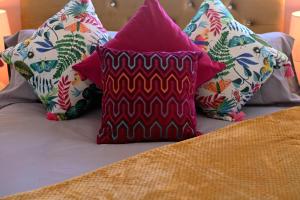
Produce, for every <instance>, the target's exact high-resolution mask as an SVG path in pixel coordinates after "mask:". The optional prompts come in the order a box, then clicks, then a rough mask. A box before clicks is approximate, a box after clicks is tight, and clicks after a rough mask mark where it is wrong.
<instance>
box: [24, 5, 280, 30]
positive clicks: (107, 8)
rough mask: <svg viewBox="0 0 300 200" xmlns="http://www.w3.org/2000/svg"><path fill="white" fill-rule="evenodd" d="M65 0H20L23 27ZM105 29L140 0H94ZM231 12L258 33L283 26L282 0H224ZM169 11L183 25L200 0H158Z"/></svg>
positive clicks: (121, 19)
mask: <svg viewBox="0 0 300 200" xmlns="http://www.w3.org/2000/svg"><path fill="white" fill-rule="evenodd" d="M67 1H68V0H59V1H58V0H55V1H54V0H21V19H22V28H23V29H24V28H37V27H38V26H39V25H41V24H42V22H43V21H45V20H46V19H47V18H49V17H50V16H52V15H53V14H54V13H56V12H57V11H58V10H59V9H60V8H61V7H63V5H64V4H65V3H66V2H67ZM93 2H94V5H95V7H96V10H97V13H98V14H99V16H100V18H101V21H102V22H103V24H104V26H105V27H106V28H107V29H108V30H119V29H120V27H122V26H123V25H124V24H125V23H126V21H128V19H129V18H130V17H131V16H132V14H133V13H134V12H135V11H136V9H137V8H138V7H139V6H140V5H141V4H142V3H143V0H95V1H93ZM223 2H224V3H225V5H226V6H228V7H229V8H231V12H232V13H233V15H234V16H235V17H236V18H237V19H238V20H239V21H240V22H242V23H244V24H245V25H247V26H249V27H250V28H251V29H253V30H254V31H256V32H258V33H262V32H270V31H283V30H284V23H283V22H284V8H285V6H284V3H285V0H232V1H230V0H223ZM161 3H162V5H163V6H164V8H165V9H166V10H167V11H168V13H169V15H170V16H171V17H172V18H173V19H174V21H175V22H176V23H177V24H178V25H180V26H181V27H182V28H183V27H184V26H185V25H186V24H187V23H188V21H189V20H190V19H191V17H192V16H193V15H194V14H195V12H196V11H197V9H198V7H199V5H200V4H201V3H202V0H161Z"/></svg>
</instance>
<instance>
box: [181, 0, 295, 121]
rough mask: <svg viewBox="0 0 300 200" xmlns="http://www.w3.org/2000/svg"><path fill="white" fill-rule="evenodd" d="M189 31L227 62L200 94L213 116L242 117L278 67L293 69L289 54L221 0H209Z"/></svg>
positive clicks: (203, 105) (216, 57)
mask: <svg viewBox="0 0 300 200" xmlns="http://www.w3.org/2000/svg"><path fill="white" fill-rule="evenodd" d="M185 32H186V34H188V36H189V37H190V38H191V39H192V41H194V43H195V44H196V45H197V46H198V47H199V49H204V50H205V51H207V52H208V54H209V55H210V56H211V58H212V59H213V60H215V61H219V62H224V63H225V64H226V65H227V66H226V69H225V70H224V71H222V72H220V73H218V74H217V75H216V76H215V78H214V79H212V80H211V81H209V82H208V83H206V84H204V85H202V86H201V87H200V88H199V90H198V92H197V94H196V96H197V104H199V105H200V107H201V108H202V110H203V111H204V112H205V113H207V115H208V116H210V117H213V118H217V119H224V120H229V121H237V120H240V119H241V118H242V117H243V114H242V113H240V111H241V109H242V106H243V105H245V104H246V102H248V101H249V100H250V99H251V97H252V96H253V94H254V93H255V92H257V91H258V90H259V89H260V87H261V85H262V84H263V83H264V82H266V81H267V80H268V78H269V77H270V76H271V74H272V73H273V70H274V68H275V69H277V68H281V69H286V70H287V71H288V72H290V71H289V70H290V62H289V61H288V58H287V56H286V55H284V54H283V53H281V52H279V51H277V50H275V49H273V48H271V46H270V45H268V44H267V43H266V42H265V41H263V40H262V39H261V38H260V37H259V36H258V35H256V34H255V33H254V32H252V31H251V30H250V29H248V28H247V27H245V26H244V25H242V24H240V23H239V22H237V21H236V20H235V19H234V18H233V16H232V15H231V14H230V13H229V11H228V10H227V9H226V7H225V6H224V5H223V3H222V2H221V1H220V0H205V1H204V2H203V3H202V5H201V6H200V9H199V11H198V12H197V14H196V15H195V17H194V18H193V19H192V21H191V22H190V24H189V25H188V26H187V27H186V29H185ZM287 75H290V74H287Z"/></svg>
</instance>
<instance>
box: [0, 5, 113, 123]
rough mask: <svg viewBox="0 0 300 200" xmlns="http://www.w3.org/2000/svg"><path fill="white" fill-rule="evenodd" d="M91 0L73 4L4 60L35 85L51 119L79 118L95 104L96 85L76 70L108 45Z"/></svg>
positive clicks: (8, 50)
mask: <svg viewBox="0 0 300 200" xmlns="http://www.w3.org/2000/svg"><path fill="white" fill-rule="evenodd" d="M108 39H109V38H108V35H107V33H106V30H105V29H104V28H103V26H102V24H101V22H100V20H99V19H98V17H97V15H96V13H95V9H94V6H93V4H92V2H91V0H71V1H69V3H68V4H67V5H66V6H65V7H64V8H63V9H62V10H61V11H59V12H58V13H57V14H56V15H54V16H53V17H51V18H50V19H48V20H47V21H46V22H45V23H44V24H43V25H42V26H41V27H40V28H39V29H38V30H37V31H36V32H35V33H34V34H33V36H32V37H31V38H30V39H28V40H26V41H25V42H22V43H19V44H18V45H17V46H15V47H13V48H10V49H7V50H6V51H5V52H3V53H2V58H3V59H4V60H5V61H6V62H7V63H9V64H14V66H15V68H16V70H17V71H18V72H19V73H20V74H21V75H23V77H24V78H25V79H27V80H28V82H29V83H30V84H31V85H32V87H33V88H34V90H35V92H36V93H37V95H38V96H39V98H40V100H41V101H42V103H43V104H44V105H45V107H46V109H47V111H48V115H47V116H48V119H51V120H66V119H72V118H75V117H78V116H79V115H80V114H82V113H83V112H84V111H85V110H86V109H87V108H89V106H90V105H91V103H92V102H93V99H94V96H93V95H94V94H97V89H96V86H95V85H92V84H91V83H90V82H89V81H87V80H84V78H82V77H80V75H79V74H78V73H77V72H76V71H74V70H73V69H72V66H73V65H74V64H76V63H78V62H80V61H81V60H83V59H84V58H86V57H88V56H89V55H90V54H92V52H93V51H94V50H95V49H96V47H97V46H98V45H103V44H104V43H106V42H107V41H108Z"/></svg>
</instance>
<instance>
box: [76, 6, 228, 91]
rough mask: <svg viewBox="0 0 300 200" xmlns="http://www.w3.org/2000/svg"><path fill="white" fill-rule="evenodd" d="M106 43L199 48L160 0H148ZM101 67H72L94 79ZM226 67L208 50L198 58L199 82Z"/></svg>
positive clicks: (164, 48) (123, 47) (154, 48)
mask: <svg viewBox="0 0 300 200" xmlns="http://www.w3.org/2000/svg"><path fill="white" fill-rule="evenodd" d="M105 47H108V48H113V49H118V50H131V51H142V52H154V51H165V52H176V51H199V48H198V47H197V46H196V45H195V44H193V42H191V41H190V39H189V38H188V36H187V35H186V34H185V33H184V32H183V31H182V30H181V29H180V27H178V26H177V25H176V24H175V23H174V22H173V21H172V19H171V18H170V17H169V16H168V14H167V13H166V11H165V10H164V9H163V8H162V7H161V5H160V3H159V1H158V0H146V1H145V3H144V5H142V6H141V7H140V9H139V10H138V11H137V13H136V14H135V15H134V16H133V17H132V18H131V19H130V21H129V22H128V23H127V24H126V25H125V26H124V27H123V28H122V30H121V31H119V32H118V34H117V35H116V36H115V38H114V39H112V40H110V41H109V42H108V43H106V44H105ZM98 67H99V66H98V65H87V64H85V61H84V63H82V64H80V65H76V66H74V67H73V68H74V69H75V70H77V71H79V72H80V73H81V74H82V75H83V76H85V77H87V78H88V79H90V80H92V81H93V80H101V74H100V73H96V72H97V68H98ZM224 68H225V65H224V64H221V63H218V62H214V61H212V60H211V59H210V57H209V56H208V55H207V54H206V53H203V54H201V56H199V58H198V69H197V70H198V76H197V85H202V84H203V83H205V82H206V81H208V80H210V79H211V78H213V77H214V76H215V75H216V74H217V73H218V72H220V71H222V70H223V69H224ZM93 71H94V72H95V73H93ZM91 72H92V73H91Z"/></svg>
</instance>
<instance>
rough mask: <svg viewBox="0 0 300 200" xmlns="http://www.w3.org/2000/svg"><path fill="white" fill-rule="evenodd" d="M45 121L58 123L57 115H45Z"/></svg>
mask: <svg viewBox="0 0 300 200" xmlns="http://www.w3.org/2000/svg"><path fill="white" fill-rule="evenodd" d="M47 119H48V120H50V121H59V119H58V117H57V115H55V114H53V113H47Z"/></svg>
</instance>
